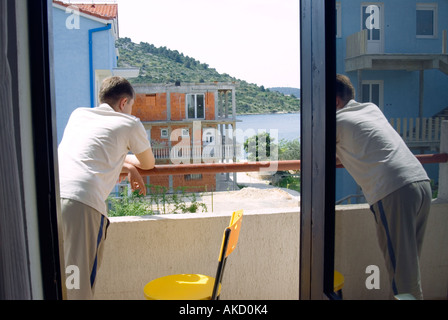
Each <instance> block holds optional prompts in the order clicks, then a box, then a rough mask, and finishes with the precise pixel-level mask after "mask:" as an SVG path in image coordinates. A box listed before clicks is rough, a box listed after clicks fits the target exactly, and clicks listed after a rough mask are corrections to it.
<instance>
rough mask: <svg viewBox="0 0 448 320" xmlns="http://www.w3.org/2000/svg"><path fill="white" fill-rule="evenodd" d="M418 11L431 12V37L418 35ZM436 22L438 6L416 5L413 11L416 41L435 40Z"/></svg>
mask: <svg viewBox="0 0 448 320" xmlns="http://www.w3.org/2000/svg"><path fill="white" fill-rule="evenodd" d="M418 11H432V12H433V22H432V23H433V34H432V35H421V34H418V33H417V31H418V21H417V12H418ZM437 20H438V4H437V3H417V5H416V9H415V36H416V38H417V39H436V38H437V24H438V23H437Z"/></svg>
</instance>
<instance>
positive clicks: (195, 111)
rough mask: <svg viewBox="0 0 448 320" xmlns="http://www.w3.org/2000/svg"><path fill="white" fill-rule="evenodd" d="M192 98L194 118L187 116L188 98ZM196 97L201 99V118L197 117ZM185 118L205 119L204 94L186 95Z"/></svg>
mask: <svg viewBox="0 0 448 320" xmlns="http://www.w3.org/2000/svg"><path fill="white" fill-rule="evenodd" d="M192 96H193V97H194V117H190V116H189V101H190V97H192ZM198 96H202V99H203V117H198ZM185 117H186V118H187V119H198V120H201V119H205V94H204V93H188V94H187V95H186V97H185Z"/></svg>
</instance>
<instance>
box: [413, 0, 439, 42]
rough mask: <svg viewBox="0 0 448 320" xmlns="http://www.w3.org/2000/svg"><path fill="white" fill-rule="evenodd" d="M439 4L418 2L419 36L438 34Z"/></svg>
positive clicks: (432, 36) (417, 29) (428, 36)
mask: <svg viewBox="0 0 448 320" xmlns="http://www.w3.org/2000/svg"><path fill="white" fill-rule="evenodd" d="M436 26H437V4H433V3H422V4H417V14H416V34H417V37H418V38H434V37H436V36H437V27H436Z"/></svg>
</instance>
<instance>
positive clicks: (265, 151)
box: [244, 132, 278, 161]
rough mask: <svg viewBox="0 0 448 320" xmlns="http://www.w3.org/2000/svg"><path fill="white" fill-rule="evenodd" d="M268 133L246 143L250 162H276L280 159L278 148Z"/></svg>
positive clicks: (245, 146)
mask: <svg viewBox="0 0 448 320" xmlns="http://www.w3.org/2000/svg"><path fill="white" fill-rule="evenodd" d="M273 141H274V139H273V138H271V136H270V134H269V133H267V132H261V133H258V134H256V135H253V136H252V137H250V138H248V139H247V140H246V141H245V142H244V150H245V151H246V152H247V153H248V159H249V160H250V161H275V160H277V159H278V157H277V156H278V146H277V145H276V144H275V143H273Z"/></svg>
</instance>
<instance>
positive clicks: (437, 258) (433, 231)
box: [335, 201, 448, 300]
mask: <svg viewBox="0 0 448 320" xmlns="http://www.w3.org/2000/svg"><path fill="white" fill-rule="evenodd" d="M375 223H376V222H375V218H374V216H373V214H372V212H371V211H370V208H369V206H368V205H345V206H337V207H336V239H335V244H336V245H335V268H336V269H337V270H339V271H340V272H341V273H343V274H344V277H345V285H344V290H343V294H344V299H353V300H376V299H390V298H392V297H393V296H392V292H391V289H390V281H389V275H388V273H387V270H386V267H385V264H384V258H383V255H382V253H381V251H380V248H379V246H378V240H377V235H376V229H375ZM447 246H448V203H447V202H445V201H433V204H432V206H431V212H430V216H429V220H428V225H427V229H426V235H425V240H424V244H423V249H422V256H421V260H420V263H421V272H422V275H421V281H422V287H423V296H424V299H448V250H446V248H447ZM370 265H375V266H378V267H379V275H380V287H379V289H367V287H366V284H365V283H366V280H367V278H368V277H369V275H371V272H368V273H366V268H367V267H368V266H370Z"/></svg>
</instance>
